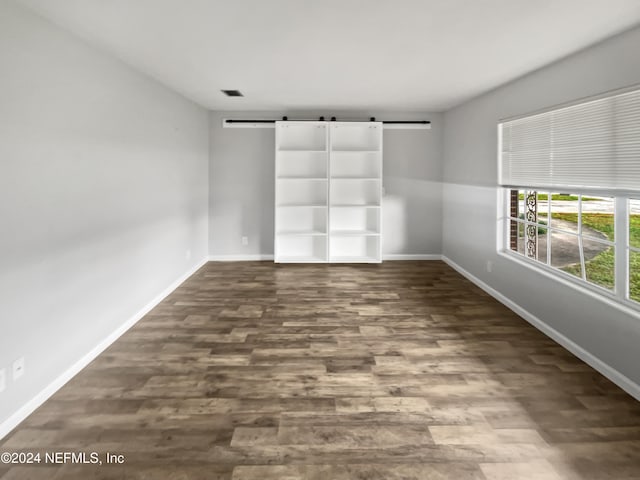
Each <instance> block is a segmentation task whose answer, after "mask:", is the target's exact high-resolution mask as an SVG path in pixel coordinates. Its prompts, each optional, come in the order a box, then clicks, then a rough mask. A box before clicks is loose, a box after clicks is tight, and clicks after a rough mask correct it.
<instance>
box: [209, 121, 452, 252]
mask: <svg viewBox="0 0 640 480" xmlns="http://www.w3.org/2000/svg"><path fill="white" fill-rule="evenodd" d="M285 114H287V115H289V118H317V117H319V116H320V115H325V116H326V117H327V118H329V117H330V116H332V115H337V116H338V117H339V118H345V119H346V118H369V117H370V116H375V117H376V118H379V119H387V120H393V119H408V120H412V119H416V120H418V119H420V120H421V119H427V120H431V121H432V122H433V123H432V129H431V130H385V132H384V136H383V144H384V152H383V156H384V160H383V162H384V169H383V170H384V171H383V176H384V178H383V184H384V187H385V191H386V195H385V197H384V199H383V225H382V228H383V236H382V240H383V253H384V254H386V255H387V256H388V255H394V254H396V255H398V254H440V253H441V249H442V235H441V224H442V206H441V198H442V197H441V183H440V182H441V178H442V162H441V156H442V154H441V139H442V115H441V114H433V113H422V114H419V113H408V114H407V113H405V114H402V113H396V114H394V113H386V114H382V113H379V112H378V113H376V112H312V113H309V112H293V113H292V112H287V113H283V112H212V113H211V116H210V118H211V160H210V162H211V163H210V170H209V182H210V192H211V193H210V203H209V212H210V216H209V253H210V255H212V256H213V257H231V258H233V257H236V256H237V257H246V256H256V255H273V224H274V158H275V153H274V149H275V137H274V130H273V129H253V128H251V129H249V128H222V120H223V119H224V118H281V117H282V116H283V115H285ZM243 236H247V237H249V244H248V245H247V246H243V245H242V243H241V240H242V237H243Z"/></svg>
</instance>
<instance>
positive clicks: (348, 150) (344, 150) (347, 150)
mask: <svg viewBox="0 0 640 480" xmlns="http://www.w3.org/2000/svg"><path fill="white" fill-rule="evenodd" d="M331 152H332V153H347V154H349V153H381V151H380V150H360V149H358V148H332V149H331Z"/></svg>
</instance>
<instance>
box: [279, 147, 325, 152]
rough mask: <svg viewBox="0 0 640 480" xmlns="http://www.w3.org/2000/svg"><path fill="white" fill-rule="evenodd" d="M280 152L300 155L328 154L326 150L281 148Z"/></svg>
mask: <svg viewBox="0 0 640 480" xmlns="http://www.w3.org/2000/svg"><path fill="white" fill-rule="evenodd" d="M278 151H279V152H299V153H327V150H326V149H320V150H313V149H308V148H279V149H278Z"/></svg>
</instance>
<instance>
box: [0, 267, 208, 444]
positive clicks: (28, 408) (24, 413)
mask: <svg viewBox="0 0 640 480" xmlns="http://www.w3.org/2000/svg"><path fill="white" fill-rule="evenodd" d="M206 263H207V259H203V260H201V261H200V262H199V263H198V264H197V265H195V266H194V267H192V268H191V269H189V270H188V271H187V272H186V273H185V274H183V275H181V276H180V278H178V279H177V280H175V281H174V282H173V283H172V284H171V285H169V286H168V287H167V288H165V289H164V290H163V291H162V293H160V294H159V295H158V296H156V297H155V298H154V299H153V300H151V301H150V302H149V303H148V304H147V305H145V306H144V307H143V308H142V309H140V310H139V311H138V312H137V313H136V314H135V315H133V316H132V317H131V318H129V319H128V320H127V321H125V322H124V323H123V324H122V325H120V326H119V327H118V328H117V329H116V330H114V331H113V332H112V333H111V334H110V335H109V336H108V337H107V338H105V339H104V340H102V341H101V342H100V343H99V344H98V345H96V346H95V347H94V348H92V349H91V350H90V351H89V352H88V353H87V354H86V355H84V356H83V357H82V358H80V359H79V360H78V361H77V362H76V363H74V364H73V365H72V366H71V367H69V368H68V369H67V370H66V371H65V372H63V373H62V374H61V375H60V376H59V377H58V378H56V379H55V380H54V381H53V382H51V383H50V384H49V385H47V386H46V387H45V388H44V389H43V390H41V391H40V392H39V393H38V394H37V395H36V396H35V397H33V398H32V399H31V400H29V401H28V402H27V403H26V404H24V405H23V406H22V407H21V408H20V409H19V410H17V411H16V412H15V413H14V414H13V415H11V416H10V417H9V418H7V419H6V420H5V421H4V422H2V424H0V440H1V439H2V438H4V437H5V436H6V435H7V434H9V432H11V431H12V430H13V429H14V428H15V427H17V426H18V425H19V424H20V422H22V421H23V420H24V419H25V418H27V417H28V416H29V415H31V414H32V413H33V411H34V410H35V409H36V408H38V407H39V406H40V405H42V404H43V403H44V402H45V401H47V400H48V399H49V398H50V397H51V396H52V395H53V394H54V393H56V392H57V391H58V390H60V388H62V387H63V386H64V385H65V384H66V383H67V382H68V381H69V380H71V379H72V378H73V377H74V376H76V375H77V374H78V373H79V372H80V371H81V370H82V369H83V368H84V367H86V366H87V365H88V364H89V363H91V362H92V361H93V360H94V359H95V358H96V357H97V356H98V355H100V354H101V353H102V352H103V351H105V350H106V349H107V348H108V347H109V346H110V345H111V344H112V343H113V342H115V341H116V340H117V339H118V338H120V336H122V334H124V333H125V332H126V331H127V330H129V329H130V328H131V327H133V326H134V325H135V324H136V323H137V322H138V321H139V320H140V319H141V318H142V317H144V316H145V315H146V314H147V313H149V312H150V311H151V310H152V309H153V308H154V307H155V306H156V305H158V304H159V303H160V302H162V300H164V299H165V298H166V297H167V296H168V295H169V294H170V293H171V292H173V291H174V290H175V289H176V288H178V287H179V286H180V285H181V284H182V283H183V282H184V281H185V280H186V279H187V278H189V277H190V276H191V275H193V274H194V273H195V272H196V271H198V270H199V269H200V268H202V266H203V265H205V264H206Z"/></svg>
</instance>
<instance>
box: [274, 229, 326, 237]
mask: <svg viewBox="0 0 640 480" xmlns="http://www.w3.org/2000/svg"><path fill="white" fill-rule="evenodd" d="M326 234H327V232H323V231H320V230H282V231H280V232H277V233H276V235H283V236H313V235H318V236H319V235H326Z"/></svg>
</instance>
